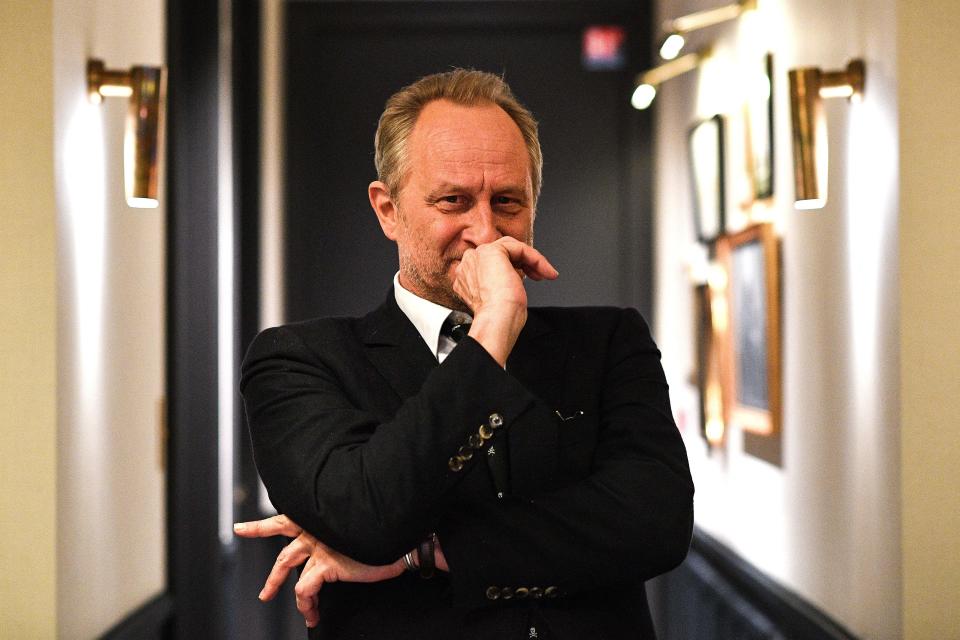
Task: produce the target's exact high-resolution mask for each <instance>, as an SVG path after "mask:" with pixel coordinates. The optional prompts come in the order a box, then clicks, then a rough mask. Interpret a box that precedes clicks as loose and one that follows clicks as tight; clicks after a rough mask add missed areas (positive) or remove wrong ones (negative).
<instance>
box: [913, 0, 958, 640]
mask: <svg viewBox="0 0 960 640" xmlns="http://www.w3.org/2000/svg"><path fill="white" fill-rule="evenodd" d="M897 7H898V12H899V13H898V18H899V20H898V25H899V34H898V36H899V37H898V39H897V48H898V50H899V56H898V64H899V66H900V77H899V83H900V86H899V98H900V148H901V156H900V181H901V197H900V207H901V211H900V304H901V306H902V308H903V310H904V313H903V314H902V315H901V317H900V325H899V326H900V332H901V336H902V342H901V352H900V353H901V356H900V357H901V384H900V393H901V403H902V420H901V429H902V452H903V540H904V550H903V589H904V593H903V608H904V630H905V634H904V636H905V637H906V638H911V639H912V638H918V639H919V638H943V637H956V635H957V634H958V633H960V631H958V630H960V607H957V601H958V600H960V533H958V532H960V499H958V497H957V495H958V491H957V488H958V487H960V429H958V426H957V425H958V418H957V416H960V287H958V283H960V107H958V105H960V62H958V61H960V43H958V40H957V34H958V33H960V7H958V6H957V3H956V2H955V0H927V1H925V2H915V1H913V0H899V1H898V3H897Z"/></svg>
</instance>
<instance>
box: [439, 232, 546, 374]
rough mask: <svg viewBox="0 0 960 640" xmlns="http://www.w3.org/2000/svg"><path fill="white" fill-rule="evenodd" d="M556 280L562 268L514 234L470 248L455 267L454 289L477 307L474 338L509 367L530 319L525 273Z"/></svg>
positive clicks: (472, 335) (471, 328) (473, 308)
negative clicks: (510, 358)
mask: <svg viewBox="0 0 960 640" xmlns="http://www.w3.org/2000/svg"><path fill="white" fill-rule="evenodd" d="M524 275H525V276H527V277H529V278H530V279H532V280H544V279H546V280H554V279H556V278H557V276H558V275H559V273H558V272H557V270H556V269H555V268H554V267H553V265H552V264H550V261H549V260H547V259H546V257H544V255H543V254H542V253H540V252H539V251H537V250H536V249H534V248H533V247H531V246H530V245H528V244H525V243H523V242H520V241H519V240H517V239H516V238H511V237H510V236H504V237H502V238H500V239H499V240H497V241H495V242H491V243H488V244H482V245H480V246H478V247H476V248H475V249H468V250H467V251H466V252H465V253H464V254H463V257H462V258H461V260H460V264H459V266H458V267H457V273H456V277H455V278H454V281H453V290H454V291H455V292H456V294H457V295H458V296H460V299H461V300H463V301H464V302H465V303H466V305H467V306H468V307H470V310H471V311H472V312H473V324H472V325H471V327H470V334H469V335H470V337H472V338H473V339H474V340H476V341H477V342H479V343H480V344H481V345H482V346H483V347H484V348H485V349H486V350H487V351H488V352H489V353H490V355H491V356H493V358H494V359H495V360H496V361H497V362H499V363H500V365H501V366H506V362H507V357H508V356H509V355H510V352H511V351H512V350H513V345H514V344H515V343H516V341H517V336H519V335H520V330H521V329H523V325H524V324H526V322H527V292H526V290H525V289H524V287H523V276H524Z"/></svg>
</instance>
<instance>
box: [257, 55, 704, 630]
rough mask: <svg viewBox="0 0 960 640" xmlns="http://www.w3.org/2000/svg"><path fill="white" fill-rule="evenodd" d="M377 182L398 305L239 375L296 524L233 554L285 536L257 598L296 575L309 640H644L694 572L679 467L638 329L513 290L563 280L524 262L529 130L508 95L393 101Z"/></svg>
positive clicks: (453, 77)
mask: <svg viewBox="0 0 960 640" xmlns="http://www.w3.org/2000/svg"><path fill="white" fill-rule="evenodd" d="M376 164H377V169H378V173H379V180H377V181H375V182H373V183H371V184H370V187H369V197H370V204H371V205H372V207H373V209H374V212H375V213H376V215H377V218H378V219H379V221H380V225H381V228H382V229H383V232H384V234H385V235H386V236H387V237H388V238H390V239H391V240H393V241H394V242H396V243H397V248H398V253H399V263H400V264H399V273H398V274H397V276H396V277H395V278H394V285H393V288H392V290H391V291H390V293H389V295H388V297H387V300H386V302H385V303H384V304H383V305H382V306H381V307H380V308H378V309H376V310H374V311H373V312H371V313H370V314H368V315H367V316H365V317H363V318H339V319H321V320H311V321H307V322H303V323H298V324H294V325H288V326H284V327H277V328H273V329H268V330H267V331H264V332H263V333H262V334H260V335H259V336H258V337H257V339H256V340H255V341H254V343H253V344H252V345H251V347H250V350H249V352H248V354H247V357H246V359H245V361H244V365H243V375H242V381H241V391H242V393H243V396H244V401H245V404H246V409H247V415H248V419H249V422H250V430H251V436H252V439H253V445H254V452H255V456H256V460H257V466H258V469H259V471H260V474H261V476H262V478H263V481H264V483H265V484H266V486H267V488H268V490H269V492H270V497H271V500H272V501H273V503H274V505H275V506H276V507H277V509H278V511H279V512H280V513H282V514H285V515H282V516H276V517H275V518H271V519H268V520H265V521H261V522H259V523H244V524H240V525H238V534H240V535H245V536H248V537H255V536H266V535H277V534H284V535H288V536H290V537H294V538H295V540H294V541H293V542H292V543H291V544H290V545H289V546H288V547H286V548H285V549H284V551H283V552H282V553H281V554H280V557H279V558H278V560H277V564H276V565H275V567H274V570H273V572H272V573H271V575H270V577H269V578H268V581H267V586H266V587H265V588H264V591H263V592H262V593H261V598H263V599H268V598H270V597H273V595H274V594H275V593H276V591H277V588H278V587H279V585H280V584H282V582H283V579H284V578H285V577H286V575H287V573H288V572H289V571H290V569H291V568H293V567H296V566H298V565H300V564H301V563H304V562H305V564H304V569H303V571H302V573H301V575H300V579H299V581H298V583H297V588H296V594H297V604H298V608H299V609H300V611H301V612H302V613H303V614H304V617H305V619H306V621H307V626H309V627H311V632H310V633H311V637H315V638H397V639H403V638H410V639H414V638H416V639H422V638H448V637H451V636H453V637H460V638H533V637H536V638H541V639H543V638H570V639H584V638H651V637H653V629H652V625H651V623H650V617H649V611H648V608H647V603H646V596H645V593H644V587H643V583H644V581H645V580H647V579H648V578H651V577H653V576H655V575H657V574H659V573H662V572H664V571H666V570H669V569H670V568H672V567H674V566H676V565H677V564H678V563H679V562H680V561H681V560H682V559H683V557H684V556H685V554H686V550H687V546H688V543H689V539H690V533H691V527H692V498H693V485H692V482H691V479H690V474H689V469H688V466H687V460H686V454H685V451H684V448H683V444H682V442H681V440H680V437H679V435H678V433H677V430H676V427H675V425H674V423H673V419H672V417H671V412H670V406H669V401H668V397H667V387H666V383H665V380H664V376H663V371H662V368H661V366H660V362H659V352H658V351H657V350H656V347H655V345H654V344H653V341H652V340H651V338H650V335H649V331H648V330H647V327H646V325H645V323H644V322H643V320H642V319H641V318H640V316H639V314H637V313H636V312H635V311H632V310H621V309H612V308H579V309H574V308H571V309H560V308H544V309H528V308H527V297H526V292H525V290H524V286H523V277H524V276H526V277H530V278H533V279H553V278H556V277H557V275H558V274H557V271H556V270H555V269H554V268H553V266H552V265H551V264H550V262H549V261H548V260H547V259H546V258H545V257H544V256H543V255H542V254H541V253H540V252H538V251H537V250H536V249H534V248H533V246H532V240H533V221H534V215H535V210H536V200H537V196H538V194H539V190H540V175H541V166H542V160H541V155H540V146H539V142H538V140H537V128H536V123H535V121H534V120H533V118H532V116H531V115H530V113H529V112H528V111H527V110H526V109H525V108H524V107H522V106H521V105H520V104H519V103H518V102H517V101H516V99H515V98H514V97H513V95H512V93H511V92H510V89H509V88H508V87H507V86H506V84H505V83H504V82H503V81H502V80H501V79H500V78H498V77H497V76H494V75H491V74H487V73H482V72H477V71H466V70H455V71H452V72H448V73H442V74H436V75H432V76H428V77H425V78H423V79H421V80H419V81H418V82H416V83H414V84H413V85H411V86H409V87H406V88H404V89H403V90H401V91H400V92H398V93H397V94H395V95H394V96H393V97H391V98H390V100H389V101H388V102H387V107H386V110H385V111H384V114H383V115H382V117H381V119H380V124H379V127H378V130H377V136H376ZM468 322H469V324H467V323H468ZM451 324H456V325H459V326H456V327H452V328H451V327H450V325H451ZM448 328H449V329H450V330H449V331H448V330H447V329H448ZM463 334H465V335H463ZM301 527H302V528H301ZM418 566H419V568H420V572H422V573H424V574H426V575H429V574H430V573H431V568H432V567H433V566H436V569H437V572H436V574H435V575H434V576H433V577H430V578H429V579H424V577H421V576H420V575H419V573H420V572H417V571H407V570H405V569H406V568H412V569H416V568H417V567H418ZM321 587H322V588H321Z"/></svg>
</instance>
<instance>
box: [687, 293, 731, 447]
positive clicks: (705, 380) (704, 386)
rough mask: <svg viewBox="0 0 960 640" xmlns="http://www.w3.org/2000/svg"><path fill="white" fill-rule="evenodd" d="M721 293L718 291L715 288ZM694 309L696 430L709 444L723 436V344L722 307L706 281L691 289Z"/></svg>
mask: <svg viewBox="0 0 960 640" xmlns="http://www.w3.org/2000/svg"><path fill="white" fill-rule="evenodd" d="M719 293H721V294H722V292H719ZM693 295H694V306H695V309H696V311H695V313H696V322H697V324H696V338H695V339H696V350H695V353H696V357H697V370H696V384H697V391H698V392H699V397H700V434H701V435H702V436H703V438H704V440H706V441H707V444H708V445H709V446H710V447H711V448H713V447H718V446H721V445H723V443H724V441H725V439H726V421H727V416H726V415H725V414H724V404H723V387H722V377H721V368H720V365H721V354H720V346H721V345H722V344H723V334H722V333H720V332H718V331H722V329H723V323H722V322H720V318H721V315H719V314H722V313H723V308H722V307H719V308H718V309H717V310H716V311H714V307H716V306H717V304H718V298H717V295H718V291H717V290H716V288H715V286H712V285H711V284H710V283H705V284H700V285H696V286H695V287H694V291H693Z"/></svg>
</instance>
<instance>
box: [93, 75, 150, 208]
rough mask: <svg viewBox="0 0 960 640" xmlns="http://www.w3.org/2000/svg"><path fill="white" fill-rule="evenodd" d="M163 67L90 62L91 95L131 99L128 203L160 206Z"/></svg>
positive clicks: (125, 156)
mask: <svg viewBox="0 0 960 640" xmlns="http://www.w3.org/2000/svg"><path fill="white" fill-rule="evenodd" d="M165 75H166V74H165V73H164V69H163V67H144V66H135V67H131V68H130V70H129V71H118V70H112V69H106V68H105V67H104V64H103V61H102V60H96V59H91V60H88V61H87V98H88V99H89V100H90V102H92V103H93V104H100V103H101V102H102V101H103V99H104V98H110V97H120V98H129V100H130V102H129V107H128V109H127V120H126V127H125V130H124V138H123V166H124V172H123V173H124V186H125V191H126V197H127V205H128V206H131V207H138V208H154V207H156V206H158V205H159V200H158V199H157V190H158V188H159V175H158V174H159V152H160V147H161V145H162V144H163V103H164V99H165V93H166V86H165V80H166V78H165Z"/></svg>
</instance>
